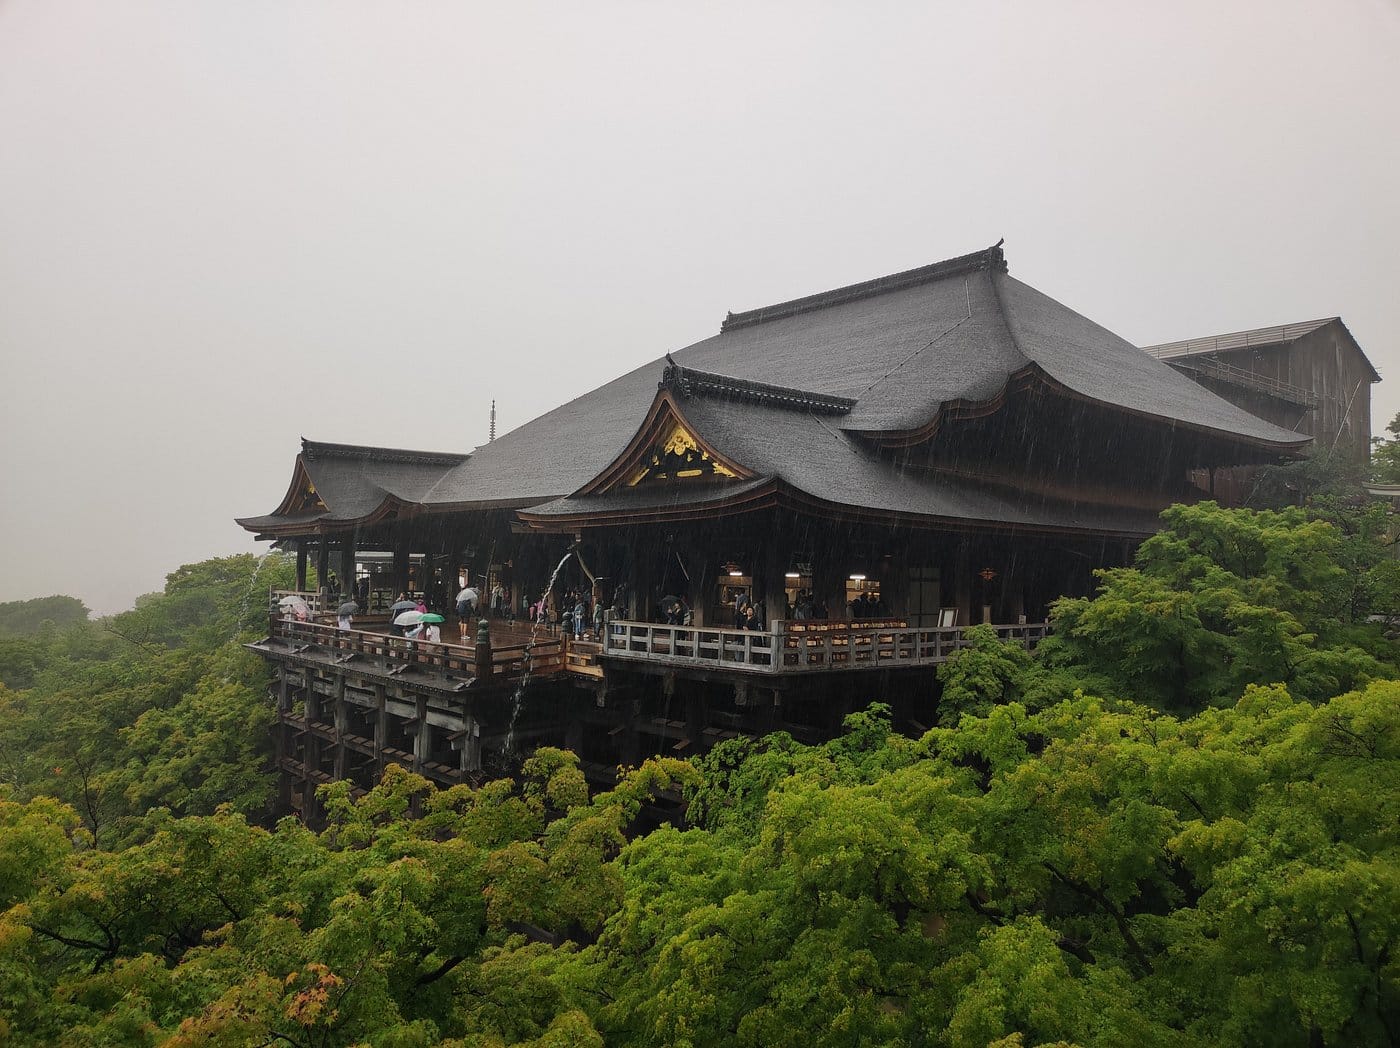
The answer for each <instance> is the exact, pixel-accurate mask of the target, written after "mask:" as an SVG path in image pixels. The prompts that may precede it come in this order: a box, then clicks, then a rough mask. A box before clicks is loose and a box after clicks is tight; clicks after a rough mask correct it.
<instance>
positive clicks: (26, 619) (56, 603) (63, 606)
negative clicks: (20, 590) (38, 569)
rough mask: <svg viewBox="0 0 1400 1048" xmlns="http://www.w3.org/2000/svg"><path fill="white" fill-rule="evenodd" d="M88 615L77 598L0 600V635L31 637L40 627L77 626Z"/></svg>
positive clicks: (61, 627)
mask: <svg viewBox="0 0 1400 1048" xmlns="http://www.w3.org/2000/svg"><path fill="white" fill-rule="evenodd" d="M91 614H92V613H91V612H90V611H89V610H88V608H87V605H85V604H84V603H83V602H82V601H80V600H78V598H77V597H63V596H53V597H36V598H34V599H33V600H12V601H0V637H31V636H33V635H34V634H36V633H39V632H40V631H41V630H44V629H47V630H50V631H52V630H54V629H66V628H68V627H71V626H79V625H82V624H83V623H85V622H87V621H88V616H89V615H91Z"/></svg>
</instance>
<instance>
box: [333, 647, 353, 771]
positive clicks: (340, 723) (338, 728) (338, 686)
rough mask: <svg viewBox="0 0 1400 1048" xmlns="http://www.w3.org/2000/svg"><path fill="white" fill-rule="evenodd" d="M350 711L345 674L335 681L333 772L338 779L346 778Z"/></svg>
mask: <svg viewBox="0 0 1400 1048" xmlns="http://www.w3.org/2000/svg"><path fill="white" fill-rule="evenodd" d="M349 719H350V715H349V711H348V710H347V709H346V708H345V674H343V673H342V674H340V675H339V676H337V677H336V681H335V755H334V760H335V767H334V769H333V771H332V772H331V774H333V775H334V776H335V777H336V778H337V779H343V778H345V773H346V761H347V758H348V756H349V753H348V751H347V750H346V748H345V736H346V735H347V734H348V728H349Z"/></svg>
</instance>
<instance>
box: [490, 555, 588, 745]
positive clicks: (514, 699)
mask: <svg viewBox="0 0 1400 1048" xmlns="http://www.w3.org/2000/svg"><path fill="white" fill-rule="evenodd" d="M573 555H574V551H573V548H572V547H570V549H569V551H568V552H567V553H565V554H564V556H563V557H562V558H561V559H560V561H559V563H558V564H556V565H555V566H554V573H553V574H552V575H550V576H549V585H547V586H545V588H544V592H543V593H541V594H540V601H541V602H543V601H544V600H545V599H546V598H548V596H549V595H550V593H552V592H554V584H555V582H557V581H558V580H559V573H560V572H561V571H563V570H564V565H565V564H567V563H568V562H569V558H570V557H572V556H573ZM540 618H541V616H539V615H531V619H532V620H533V621H532V622H531V623H530V639H529V640H528V641H527V642H526V643H525V672H524V673H522V674H521V675H520V683H519V684H518V685H516V688H515V694H513V695H512V696H511V697H510V727H509V728H507V729H506V744H505V755H506V756H507V757H509V756H512V755H513V754H514V753H515V722H516V720H518V719H519V717H520V707H521V705H522V704H523V703H524V700H525V686H526V685H527V684H529V683H530V668H531V667H532V666H533V665H534V661H535V660H534V649H535V634H537V633H539V631H540Z"/></svg>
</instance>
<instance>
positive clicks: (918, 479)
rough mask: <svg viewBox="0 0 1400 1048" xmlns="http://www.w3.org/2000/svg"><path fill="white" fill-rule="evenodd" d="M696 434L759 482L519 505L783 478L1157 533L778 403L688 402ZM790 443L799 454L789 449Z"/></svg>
mask: <svg viewBox="0 0 1400 1048" xmlns="http://www.w3.org/2000/svg"><path fill="white" fill-rule="evenodd" d="M684 417H685V421H686V423H688V424H689V426H690V427H691V428H692V429H693V431H694V432H695V434H696V435H697V436H698V437H699V438H700V439H702V440H704V441H705V442H706V443H708V444H710V445H711V446H713V447H719V448H723V449H724V451H725V454H726V455H728V456H729V457H730V458H731V459H733V460H734V461H736V462H738V463H740V464H741V465H743V466H744V467H746V468H747V469H748V470H750V471H751V472H753V473H755V474H756V475H757V476H756V479H754V480H749V481H736V482H733V483H730V484H712V483H695V484H666V485H658V486H655V487H640V488H632V489H623V490H620V491H619V490H614V491H610V492H607V493H605V494H601V495H586V496H581V497H570V498H562V499H556V500H554V501H552V502H549V503H546V504H544V505H540V506H533V507H531V508H529V509H528V510H524V511H522V516H524V517H525V518H526V519H527V520H528V519H531V518H539V519H541V520H547V519H548V518H550V517H568V516H571V515H576V514H584V513H609V514H614V513H618V512H621V511H625V510H627V509H631V510H634V511H638V512H640V511H656V510H664V509H668V508H674V509H685V508H696V507H703V505H704V504H705V502H707V501H718V500H720V499H722V498H725V497H734V498H738V497H739V496H741V495H743V494H747V493H749V492H754V491H757V490H759V489H761V488H763V487H764V486H765V485H771V484H772V483H773V481H774V480H775V479H780V480H781V481H782V482H783V483H784V484H785V486H786V487H787V488H789V489H792V490H793V491H795V492H799V493H801V494H802V495H805V496H809V497H810V498H812V499H816V500H818V501H820V502H823V503H826V504H828V505H829V506H831V507H835V508H838V509H843V510H848V511H854V512H858V513H861V512H867V511H869V512H873V513H877V514H879V515H882V516H894V517H901V518H905V519H910V520H922V521H926V522H929V521H937V522H945V523H953V524H957V523H973V522H982V523H985V522H995V523H998V524H1005V525H1009V526H1013V527H1015V526H1026V527H1034V528H1049V529H1066V530H1090V531H1095V532H1111V533H1114V534H1124V535H1150V534H1151V533H1152V532H1154V531H1156V530H1157V515H1156V513H1155V512H1149V511H1141V510H1133V509H1125V508H1119V507H1105V506H1101V505H1098V504H1093V503H1072V502H1066V501H1061V500H1055V499H1051V498H1048V497H1045V496H1042V495H1038V494H1032V493H1029V492H1011V491H1007V490H1006V489H1004V488H1003V489H997V488H995V487H993V486H991V485H986V484H977V483H974V482H972V481H969V480H967V479H965V478H957V477H953V476H950V475H947V474H933V473H924V472H910V471H901V470H899V469H898V468H896V467H895V466H894V465H892V464H891V463H889V462H887V461H885V460H883V459H877V458H875V457H873V456H871V455H870V454H869V452H868V451H866V450H865V449H864V448H863V447H862V446H861V444H860V443H859V442H858V441H857V439H856V438H854V437H852V436H851V435H850V434H848V433H845V432H843V431H842V430H841V429H839V428H838V427H837V426H836V425H834V424H833V423H834V422H835V421H836V420H834V419H831V418H822V417H820V416H817V415H813V414H809V413H806V412H799V411H792V410H789V409H786V408H784V407H781V406H778V405H769V404H765V405H755V404H752V403H744V402H741V401H734V400H728V399H721V398H711V397H697V398H695V399H692V400H687V401H686V402H685V404H684ZM793 448H799V449H801V450H802V454H800V455H794V454H792V453H791V451H792V449H793Z"/></svg>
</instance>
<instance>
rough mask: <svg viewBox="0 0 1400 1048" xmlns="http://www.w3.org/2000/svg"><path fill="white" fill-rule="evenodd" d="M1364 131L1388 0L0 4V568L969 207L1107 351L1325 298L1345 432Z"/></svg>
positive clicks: (870, 273) (1370, 193)
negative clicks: (1342, 360) (1341, 350)
mask: <svg viewBox="0 0 1400 1048" xmlns="http://www.w3.org/2000/svg"><path fill="white" fill-rule="evenodd" d="M1397 161H1400V6H1397V5H1396V3H1394V2H1392V0H1329V2H1327V3H1322V2H1319V0H1306V2H1304V0H1249V2H1245V0H1205V2H1181V0H1174V2H1172V3H1161V2H1159V0H1158V2H1151V3H1140V4H1139V3H1129V2H1124V0H1104V2H1101V3H1066V2H1063V0H1061V2H1055V3H1046V2H1043V0H1026V2H1018V3H989V2H986V0H976V2H974V0H963V2H960V3H946V2H935V3H879V2H870V0H862V2H859V3H857V2H851V3H846V4H828V3H817V2H813V0H802V2H797V3H790V4H787V3H764V2H761V0H747V2H744V3H737V4H732V5H731V4H718V3H703V4H686V5H681V4H674V3H659V2H636V3H601V2H592V3H563V2H554V3H548V4H535V3H525V2H520V0H510V2H508V3H507V2H500V3H494V4H468V3H448V2H439V3H407V2H403V0H393V2H388V0H386V2H382V3H356V2H347V0H326V2H303V3H294V2H287V0H266V2H258V0H223V2H217V0H205V2H195V0H168V2H155V0H148V2H142V0H91V2H78V0H0V367H2V368H3V371H0V469H3V473H2V474H0V476H3V481H4V497H3V500H0V539H3V541H0V557H2V558H3V564H0V599H21V598H27V597H34V596H42V595H47V594H49V593H55V592H59V593H70V594H73V595H75V596H78V597H81V598H82V599H83V600H84V601H86V602H87V603H88V604H89V606H91V607H93V608H94V609H96V610H97V611H100V612H112V611H117V610H121V609H123V608H125V607H128V606H130V604H131V601H132V599H133V598H134V597H135V596H136V595H137V594H139V593H143V592H147V591H150V590H154V589H159V588H160V586H161V585H162V584H163V579H164V575H165V573H166V572H168V571H170V570H172V569H174V568H175V567H177V566H178V565H179V564H181V563H185V562H189V561H193V560H200V559H203V558H205V557H209V556H214V555H220V554H226V553H231V552H237V551H242V550H249V549H253V548H256V547H255V544H254V543H253V542H252V541H251V538H250V537H249V536H248V535H246V534H245V533H244V532H243V531H242V530H241V529H239V528H238V527H237V526H236V525H235V524H234V523H233V518H234V517H235V516H244V515H253V514H259V513H265V512H269V511H270V510H272V509H273V508H274V507H275V506H276V504H277V503H278V501H279V500H280V498H281V496H282V494H283V492H284V490H285V488H286V484H287V482H288V480H289V479H290V476H291V468H292V461H293V458H294V456H295V454H296V452H297V450H298V439H299V438H300V437H301V436H306V437H310V438H312V439H316V440H328V441H342V442H348V443H368V444H384V445H390V446H398V447H421V448H428V449H434V450H454V451H457V450H461V451H465V450H470V449H471V448H472V447H474V446H476V445H477V444H480V443H483V442H484V441H485V439H486V432H487V415H488V410H489V405H490V401H491V399H492V398H495V399H496V401H497V404H498V411H499V428H500V431H502V432H504V431H505V430H508V429H511V428H513V427H514V426H517V425H520V424H521V423H523V422H526V421H528V420H529V419H530V418H532V417H534V416H535V415H537V414H540V413H541V412H543V411H546V410H548V409H549V408H550V407H553V406H554V405H556V404H558V403H560V402H562V401H564V400H568V399H570V398H572V397H574V396H577V395H578V394H580V393H582V392H584V391H586V390H587V389H589V388H591V387H593V386H595V385H598V384H600V383H601V382H602V381H604V380H606V379H609V378H612V377H614V376H616V375H618V374H620V373H622V372H624V371H627V370H630V369H631V368H632V367H634V366H636V365H637V364H639V363H642V362H644V361H646V360H648V359H652V358H654V357H657V356H659V355H661V354H662V353H664V352H666V351H667V350H670V349H675V348H678V347H680V346H683V345H686V344H688V343H690V342H693V341H696V340H698V339H700V338H704V337H706V336H708V335H710V334H713V333H714V332H715V331H717V330H718V326H719V322H720V320H721V318H722V317H723V316H724V313H725V311H726V310H729V309H733V310H740V309H747V308H751V307H755V306H760V305H764V304H767V303H770V302H775V301H780V300H783V299H787V298H792V297H795V296H799V295H803V294H808V293H811V292H815V291H819V290H823V289H826V288H830V287H834V286H838V285H841V284H845V283H850V282H853V281H857V280H862V279H865V278H868V277H874V276H879V275H882V274H885V273H891V272H895V271H898V270H901V269H907V268H910V267H913V266H916V265H920V264H923V263H926V262H931V261H935V260H937V259H940V258H945V257H948V256H951V255H957V254H962V253H965V252H968V251H973V250H976V249H979V248H982V247H986V246H987V245H989V244H992V243H994V242H996V240H997V239H999V238H1001V237H1005V238H1006V251H1007V258H1008V261H1009V264H1010V269H1011V273H1012V274H1013V275H1014V276H1016V277H1018V278H1020V279H1021V280H1023V281H1025V282H1027V283H1029V284H1031V285H1033V286H1035V287H1037V288H1039V289H1040V290H1042V291H1044V292H1046V293H1047V294H1050V295H1052V296H1053V297H1055V298H1058V299H1059V300H1060V301H1062V302H1064V303H1066V304H1068V305H1069V306H1071V307H1073V308H1074V309H1076V310H1078V311H1079V312H1081V313H1084V314H1086V315H1087V316H1089V317H1091V318H1093V319H1095V320H1097V321H1098V322H1100V323H1102V324H1104V325H1106V326H1107V327H1109V328H1111V329H1113V330H1115V331H1117V332H1118V333H1119V334H1121V335H1123V336H1124V337H1126V338H1128V339H1129V340H1131V341H1134V342H1136V343H1138V344H1149V343H1154V342H1163V341H1168V340H1174V339H1179V338H1189V337H1194V336H1199V335H1207V334H1214V333H1219V332H1223V331H1232V330H1238V329H1241V328H1249V327H1256V326H1262V325H1267V324H1277V323H1284V322H1289V321H1297V320H1306V319H1311V318H1314V317H1323V316H1332V315H1340V316H1341V317H1342V318H1343V319H1344V320H1345V321H1346V323H1347V325H1348V327H1350V329H1351V331H1352V333H1353V334H1354V335H1355V336H1356V337H1357V339H1358V340H1359V341H1360V343H1361V345H1362V347H1363V348H1364V349H1365V350H1366V352H1367V353H1368V354H1369V356H1370V357H1371V360H1372V361H1373V362H1374V363H1375V364H1376V366H1377V367H1378V368H1380V370H1381V371H1382V373H1383V374H1385V375H1387V376H1389V377H1390V382H1388V383H1383V384H1381V385H1380V386H1377V387H1374V390H1373V392H1374V402H1373V404H1374V406H1373V410H1374V416H1375V418H1376V421H1377V428H1380V427H1381V426H1383V425H1384V423H1385V421H1387V420H1388V419H1389V418H1390V417H1391V416H1392V415H1393V414H1394V413H1395V412H1396V411H1397V410H1400V366H1397V364H1398V363H1400V358H1398V357H1397V352H1398V351H1397V337H1400V293H1397V278H1400V262H1397V259H1398V258H1400V253H1397V244H1400V174H1397V172H1400V163H1397ZM560 452H561V453H563V454H567V449H560Z"/></svg>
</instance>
